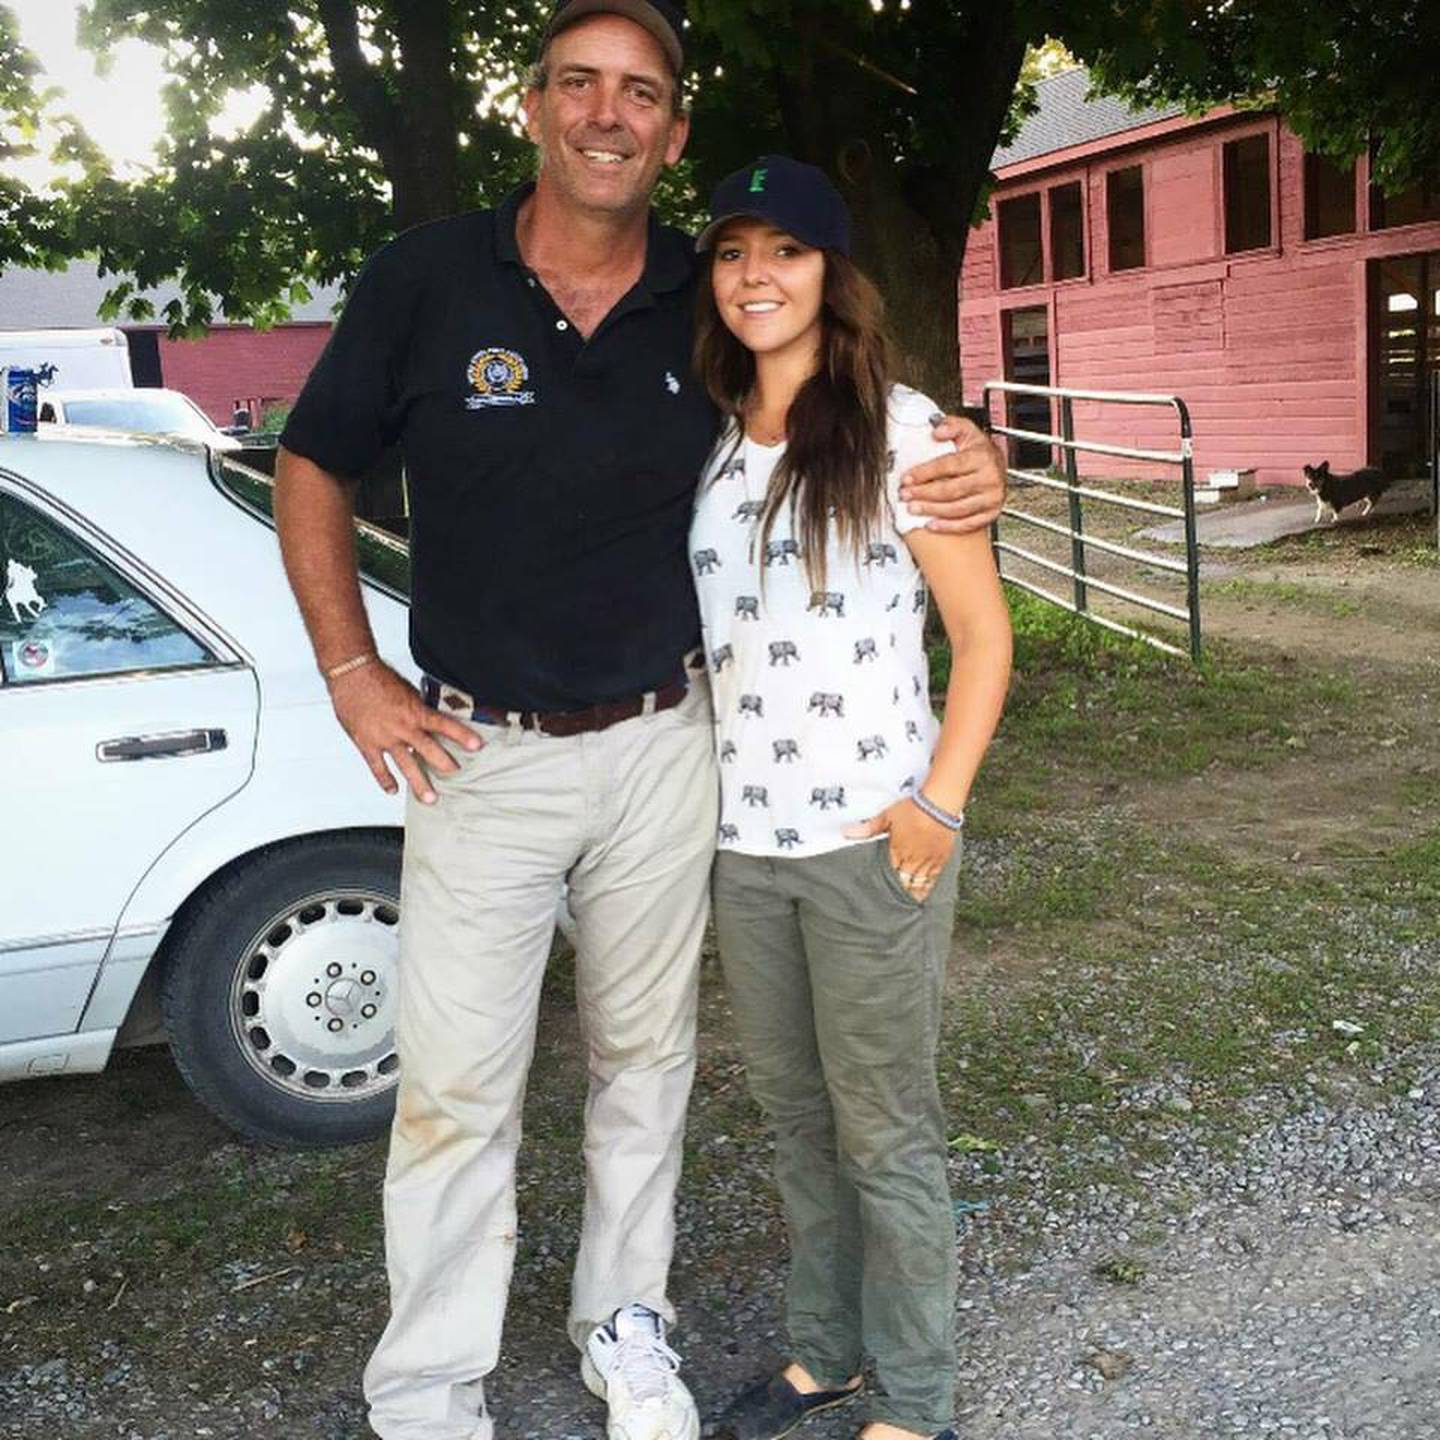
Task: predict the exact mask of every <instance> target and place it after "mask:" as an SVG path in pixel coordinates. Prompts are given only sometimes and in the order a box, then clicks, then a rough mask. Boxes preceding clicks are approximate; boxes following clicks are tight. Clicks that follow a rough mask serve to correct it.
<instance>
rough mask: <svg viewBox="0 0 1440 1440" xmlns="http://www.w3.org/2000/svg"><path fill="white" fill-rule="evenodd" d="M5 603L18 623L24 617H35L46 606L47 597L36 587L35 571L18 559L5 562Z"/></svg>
mask: <svg viewBox="0 0 1440 1440" xmlns="http://www.w3.org/2000/svg"><path fill="white" fill-rule="evenodd" d="M5 603H6V604H7V605H8V606H9V607H10V618H11V619H12V620H14V621H15V623H16V624H17V625H18V624H19V623H20V621H21V620H22V619H23V620H33V619H35V617H36V616H37V615H39V613H40V612H41V611H42V610H43V609H44V608H45V597H44V596H43V595H42V594H41V593H40V592H39V591H38V590H37V589H36V588H35V571H34V570H32V569H31V568H30V566H28V565H22V564H21V563H20V562H19V561H18V560H7V561H6V562H5ZM22 610H23V611H25V614H24V615H21V613H20V612H21V611H22Z"/></svg>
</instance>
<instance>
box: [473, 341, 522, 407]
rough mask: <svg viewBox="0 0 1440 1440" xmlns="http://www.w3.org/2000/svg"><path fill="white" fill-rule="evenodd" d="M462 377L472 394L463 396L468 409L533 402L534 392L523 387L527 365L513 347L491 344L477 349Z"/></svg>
mask: <svg viewBox="0 0 1440 1440" xmlns="http://www.w3.org/2000/svg"><path fill="white" fill-rule="evenodd" d="M465 378H466V379H467V380H468V381H469V382H470V385H471V387H472V388H473V389H474V391H475V393H474V394H473V395H467V396H466V397H465V408H466V409H467V410H481V409H483V408H484V407H485V406H487V405H533V404H534V403H535V392H534V391H533V390H526V389H525V388H524V386H525V382H526V381H527V380H528V379H529V378H530V367H529V366H528V365H527V364H526V363H525V361H524V359H523V357H521V356H519V355H517V354H516V353H515V352H514V351H513V350H501V349H498V348H497V347H494V346H491V347H490V348H488V349H485V350H477V351H476V352H475V354H474V355H472V356H471V357H470V363H469V364H468V365H467V366H466V367H465Z"/></svg>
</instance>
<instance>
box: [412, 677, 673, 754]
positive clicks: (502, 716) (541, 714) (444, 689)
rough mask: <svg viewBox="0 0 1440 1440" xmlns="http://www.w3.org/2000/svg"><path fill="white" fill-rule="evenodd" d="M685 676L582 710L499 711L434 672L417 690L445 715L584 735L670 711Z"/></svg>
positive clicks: (556, 735) (542, 732)
mask: <svg viewBox="0 0 1440 1440" xmlns="http://www.w3.org/2000/svg"><path fill="white" fill-rule="evenodd" d="M689 688H690V686H689V682H688V681H687V680H685V679H684V678H681V679H679V680H672V681H670V682H669V683H668V684H666V685H662V686H661V687H660V688H659V689H658V690H647V691H646V692H645V693H644V694H643V695H632V696H629V697H627V698H626V699H624V700H602V701H601V702H600V703H599V704H596V705H587V706H586V707H585V709H583V710H553V711H548V712H547V711H537V710H502V709H500V708H499V707H497V706H494V705H481V704H480V703H479V702H478V701H477V700H476V699H475V697H474V696H473V695H468V694H466V692H465V691H464V690H461V689H460V688H459V687H458V686H455V685H447V684H446V683H445V682H444V681H443V680H437V679H436V678H435V677H434V676H433V675H426V676H424V677H422V679H421V681H420V693H421V694H422V695H423V696H424V697H425V703H426V704H427V705H429V706H430V707H431V708H432V709H435V710H440V711H442V712H444V713H445V714H447V715H460V716H462V717H464V718H465V719H467V720H479V721H482V722H484V723H485V724H487V725H511V724H515V725H519V726H520V728H521V729H522V730H533V731H535V732H536V734H538V735H550V736H553V737H554V738H555V739H557V740H558V739H563V738H564V737H566V736H569V735H586V734H589V733H590V732H591V731H594V730H608V729H609V728H610V726H612V725H618V724H619V723H620V722H621V721H622V720H633V719H635V718H636V716H638V715H653V714H655V713H656V712H657V711H660V710H671V709H673V708H674V707H675V706H676V705H678V704H679V703H680V702H681V701H682V700H683V699H684V698H685V693H686V691H687V690H689Z"/></svg>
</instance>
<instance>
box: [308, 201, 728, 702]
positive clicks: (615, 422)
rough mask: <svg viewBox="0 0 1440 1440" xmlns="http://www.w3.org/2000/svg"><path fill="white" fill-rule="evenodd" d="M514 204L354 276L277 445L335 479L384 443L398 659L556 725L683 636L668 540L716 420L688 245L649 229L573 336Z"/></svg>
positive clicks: (676, 657)
mask: <svg viewBox="0 0 1440 1440" xmlns="http://www.w3.org/2000/svg"><path fill="white" fill-rule="evenodd" d="M528 193H529V187H527V188H526V189H524V190H521V191H519V192H517V193H516V194H514V195H512V196H511V197H510V198H509V199H508V200H507V201H506V202H505V203H504V204H503V205H502V206H501V207H500V208H499V209H497V210H493V211H476V212H473V213H471V214H468V215H462V216H459V217H457V218H455V219H451V220H439V221H435V222H433V223H431V224H428V225H422V226H419V227H417V228H416V229H414V230H409V231H407V232H406V233H405V234H403V235H401V236H399V237H398V238H397V239H396V240H394V241H392V242H391V243H390V244H389V245H387V246H385V248H384V249H382V250H381V251H379V252H378V253H377V254H376V255H375V256H374V257H373V258H372V259H371V260H370V262H369V263H368V264H367V265H366V267H365V269H364V271H363V272H362V273H361V275H360V277H359V279H358V280H357V281H356V284H355V288H354V291H353V292H352V294H351V296H350V299H349V301H348V302H347V304H346V306H345V310H344V312H343V314H342V315H341V318H340V321H339V323H338V325H337V326H336V328H335V332H334V334H333V335H332V336H331V338H330V343H329V344H328V345H327V346H326V347H325V351H324V353H323V354H322V355H321V357H320V359H319V360H318V361H317V362H316V365H315V368H314V370H313V371H312V372H311V374H310V378H309V380H308V381H307V383H306V385H305V390H304V393H303V394H302V395H301V396H300V398H299V400H298V401H297V402H296V404H295V408H294V410H293V411H292V412H291V414H290V418H289V421H288V423H287V424H286V426H285V431H284V434H283V435H282V436H281V442H282V443H283V444H284V446H285V448H286V449H288V450H292V451H294V452H295V453H296V454H298V455H303V456H305V457H306V458H308V459H310V460H313V461H314V462H315V463H316V464H317V465H319V466H321V467H322V468H323V469H325V470H328V471H330V472H332V473H333V474H336V475H344V476H355V475H359V474H362V473H363V472H364V471H366V470H367V469H368V468H369V467H370V466H371V465H372V464H373V463H374V461H375V460H376V459H377V458H378V456H379V454H380V452H381V451H382V450H383V449H384V448H385V447H386V446H387V445H390V444H393V443H395V442H397V441H398V442H399V443H400V445H401V447H402V448H403V452H404V456H405V469H406V475H407V480H408V484H409V491H410V509H411V518H410V540H411V550H412V557H413V582H412V583H413V589H412V596H411V614H410V640H411V648H412V649H413V651H414V654H415V659H416V661H417V662H418V663H419V664H420V665H421V666H422V667H423V668H424V669H425V670H427V671H429V672H430V673H431V674H432V675H435V676H437V677H438V678H440V679H442V680H445V681H448V682H449V683H450V684H452V685H458V686H460V687H461V688H462V689H464V690H468V691H469V692H470V693H471V694H472V695H474V696H475V697H476V699H477V700H479V701H481V702H483V703H484V704H487V705H497V706H503V707H505V708H507V709H514V710H576V709H581V708H583V707H585V706H587V705H590V704H593V703H595V702H596V701H601V700H612V699H618V698H621V697H624V696H629V695H638V694H640V693H642V692H643V691H646V690H652V689H655V688H657V687H658V686H660V685H662V684H664V683H665V682H666V681H667V680H670V679H673V678H674V677H675V676H676V674H677V669H678V665H679V662H680V658H681V656H682V655H683V654H684V652H685V651H686V650H688V649H689V648H690V647H691V646H693V645H694V644H695V643H696V641H697V639H698V636H699V630H700V622H699V613H698V611H697V609H696V603H695V591H694V586H693V584H692V582H691V578H690V567H689V564H688V561H687V559H686V537H687V535H688V532H689V528H690V515H691V509H692V505H693V501H694V494H695V485H696V481H697V480H698V478H699V475H700V471H701V469H702V467H703V465H704V463H705V460H706V458H707V456H708V455H709V452H710V448H711V446H712V444H713V443H714V439H715V434H716V413H715V410H714V408H713V407H712V406H711V404H710V401H709V399H708V398H707V396H706V395H705V393H704V389H703V387H702V386H701V385H700V384H699V383H698V382H697V381H696V380H695V379H694V377H693V375H692V373H691V363H690V348H691V336H692V321H693V314H694V306H695V283H696V276H697V266H696V260H695V255H694V250H693V246H692V243H691V241H690V240H689V239H688V238H686V237H685V236H684V235H682V234H681V233H680V232H679V231H677V230H672V229H669V228H668V227H666V226H662V225H661V224H659V223H658V222H657V221H656V220H655V219H654V218H653V217H652V218H651V221H650V233H649V241H648V248H647V252H646V260H645V271H644V274H643V275H642V276H641V279H640V281H639V283H638V284H637V285H636V286H635V288H634V289H633V290H631V291H630V293H629V294H628V295H626V296H625V297H624V298H623V299H622V300H621V301H620V302H619V303H618V304H617V305H616V306H615V308H614V309H613V310H612V311H611V312H610V314H609V315H607V316H606V317H605V319H604V321H603V322H602V323H601V325H600V327H599V328H598V329H597V330H596V331H595V333H594V335H593V336H592V337H591V338H590V339H589V340H588V341H587V340H585V339H584V338H583V337H582V336H580V335H579V334H578V333H577V332H576V330H575V329H574V327H573V326H572V325H571V324H570V322H569V321H568V320H567V319H566V318H565V316H564V315H563V313H562V312H561V311H560V310H559V309H558V308H557V307H556V305H555V302H554V301H553V300H552V299H551V298H550V296H549V294H548V293H547V292H546V290H545V287H544V286H543V285H542V284H541V283H540V282H539V281H538V280H537V279H536V278H535V277H534V276H533V275H532V274H531V273H530V272H529V270H528V269H527V268H526V266H525V262H524V260H523V259H522V258H521V255H520V251H519V248H518V246H517V245H516V241H515V217H516V212H517V211H518V209H519V206H520V203H521V201H522V200H523V199H524V198H525V196H526V194H528Z"/></svg>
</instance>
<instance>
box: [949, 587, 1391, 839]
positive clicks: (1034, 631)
mask: <svg viewBox="0 0 1440 1440" xmlns="http://www.w3.org/2000/svg"><path fill="white" fill-rule="evenodd" d="M1011 615H1012V621H1013V624H1014V627H1015V671H1014V679H1013V681H1012V683H1011V691H1010V699H1009V703H1008V705H1007V707H1006V712H1005V716H1004V718H1003V720H1002V721H1001V725H1000V730H999V733H998V735H997V737H996V740H995V743H994V746H993V747H992V749H991V752H990V755H989V757H988V758H987V760H986V764H985V768H984V771H983V772H982V775H981V778H980V782H979V784H978V786H977V790H976V795H977V800H978V801H979V805H978V808H977V820H978V821H979V824H980V826H981V827H982V830H981V832H980V833H984V828H985V827H988V828H989V829H990V830H991V831H992V832H993V831H994V830H995V829H999V828H1003V827H1004V825H1005V824H1007V823H1009V822H1011V821H1015V820H1018V819H1019V818H1021V817H1023V816H1025V815H1027V814H1032V813H1034V811H1035V810H1036V809H1037V808H1039V807H1040V805H1041V804H1042V803H1043V801H1044V797H1045V795H1046V793H1047V791H1049V790H1051V789H1052V788H1053V786H1054V784H1055V782H1057V781H1063V780H1065V779H1067V778H1068V779H1074V780H1084V781H1085V782H1087V783H1088V784H1090V785H1100V786H1102V787H1103V786H1104V785H1106V784H1124V783H1126V782H1128V781H1131V780H1133V779H1134V778H1135V777H1137V776H1141V775H1143V776H1145V777H1146V778H1147V779H1150V780H1155V779H1174V778H1179V777H1182V776H1186V775H1194V774H1198V773H1199V772H1200V771H1202V770H1204V769H1205V768H1206V767H1207V766H1208V765H1211V764H1214V763H1216V762H1217V761H1223V762H1225V763H1227V764H1230V765H1235V766H1245V767H1253V766H1261V765H1264V764H1265V763H1267V762H1269V761H1271V760H1273V759H1275V758H1276V757H1278V756H1281V755H1283V754H1285V753H1286V751H1287V750H1288V749H1295V748H1305V747H1306V746H1307V745H1308V744H1309V737H1310V736H1311V735H1312V734H1324V735H1326V736H1328V737H1331V738H1334V737H1335V736H1336V735H1337V734H1340V733H1343V731H1344V729H1345V727H1346V725H1347V724H1348V723H1349V721H1350V720H1351V719H1352V718H1359V717H1360V716H1361V715H1362V714H1363V705H1362V696H1361V694H1360V691H1359V688H1358V687H1357V685H1356V684H1355V682H1354V681H1353V680H1352V679H1350V678H1349V677H1348V676H1346V675H1343V674H1339V673H1331V672H1326V671H1323V670H1319V669H1317V668H1315V667H1308V666H1307V667H1301V666H1298V665H1295V664H1292V663H1287V662H1286V661H1284V660H1276V661H1264V660H1258V659H1254V658H1251V657H1247V656H1242V655H1240V654H1239V653H1237V652H1236V651H1234V650H1233V649H1231V648H1230V647H1228V646H1226V645H1224V644H1219V643H1214V644H1212V646H1211V649H1210V653H1209V655H1208V656H1207V658H1206V660H1205V662H1204V663H1203V664H1200V665H1192V664H1191V663H1190V662H1188V661H1186V660H1180V659H1177V658H1174V657H1171V656H1167V655H1164V654H1163V653H1161V652H1159V651H1156V650H1153V649H1151V648H1150V647H1149V646H1146V645H1143V644H1141V643H1139V642H1138V641H1133V640H1128V639H1126V638H1124V637H1123V636H1117V635H1113V634H1111V633H1109V632H1107V631H1104V630H1101V629H1100V628H1099V627H1097V626H1094V625H1091V624H1088V623H1086V622H1085V621H1084V620H1082V619H1080V618H1079V617H1078V616H1075V615H1071V614H1069V613H1068V612H1066V611H1063V610H1060V609H1058V608H1057V607H1055V606H1053V605H1048V604H1046V603H1045V602H1043V601H1040V600H1037V599H1035V598H1034V597H1033V596H1029V595H1025V594H1023V593H1017V594H1015V595H1012V597H1011ZM942 648H943V647H942ZM947 663H948V662H947V661H946V658H945V656H943V655H934V654H933V652H932V667H933V668H934V669H935V670H936V671H938V672H940V673H944V672H945V670H946V667H947ZM937 693H938V692H937ZM1052 803H1053V801H1052Z"/></svg>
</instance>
